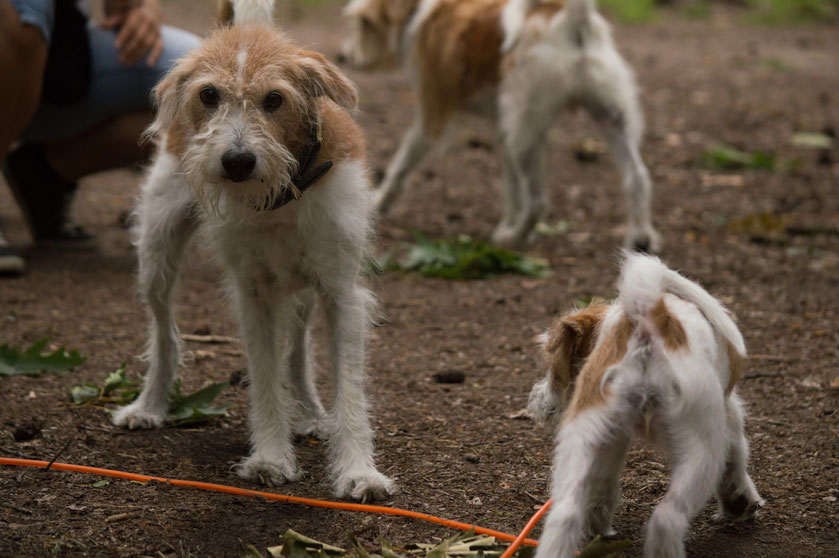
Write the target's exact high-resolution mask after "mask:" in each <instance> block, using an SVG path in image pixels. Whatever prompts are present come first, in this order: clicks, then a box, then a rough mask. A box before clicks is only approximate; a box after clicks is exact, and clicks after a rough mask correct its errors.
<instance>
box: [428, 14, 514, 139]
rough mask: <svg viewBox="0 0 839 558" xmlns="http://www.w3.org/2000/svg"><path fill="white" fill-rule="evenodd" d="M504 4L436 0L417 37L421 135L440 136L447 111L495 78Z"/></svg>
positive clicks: (452, 110) (493, 81)
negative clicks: (437, 0)
mask: <svg viewBox="0 0 839 558" xmlns="http://www.w3.org/2000/svg"><path fill="white" fill-rule="evenodd" d="M505 3H506V2H505V0H469V1H465V2H464V1H462V0H439V2H438V3H437V6H436V8H435V9H434V10H433V11H432V12H431V14H429V15H428V17H427V19H426V20H425V22H424V23H423V25H422V27H421V28H420V30H419V32H418V33H417V38H416V47H415V48H416V56H417V57H418V58H417V62H418V64H419V74H420V95H421V97H422V99H421V104H422V107H423V110H424V113H423V117H424V124H425V128H426V132H428V133H429V134H430V135H431V136H432V137H437V136H439V135H440V134H441V133H442V132H443V129H444V128H445V124H446V122H447V121H448V119H449V117H450V116H451V115H452V113H454V112H456V111H457V110H458V109H460V108H462V107H463V106H465V105H466V103H468V102H469V100H470V99H471V98H472V96H473V95H474V94H475V93H477V92H478V91H480V90H481V89H483V88H485V87H487V86H493V85H496V84H497V83H498V81H499V79H500V52H499V51H500V49H501V42H502V40H503V36H502V32H501V26H500V24H499V18H500V14H501V9H502V8H503V6H504V4H505Z"/></svg>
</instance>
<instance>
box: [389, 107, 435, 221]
mask: <svg viewBox="0 0 839 558" xmlns="http://www.w3.org/2000/svg"><path fill="white" fill-rule="evenodd" d="M430 148H431V139H430V138H429V137H428V135H427V134H426V132H425V129H424V126H423V123H422V120H421V119H420V118H417V119H416V120H415V121H414V123H413V124H412V125H411V127H410V128H408V131H407V132H405V135H404V136H403V137H402V141H401V143H400V144H399V149H398V150H397V151H396V155H394V156H393V159H391V161H390V163H389V164H388V166H387V170H386V171H385V176H384V178H383V179H382V183H381V184H380V185H379V188H378V190H376V200H375V207H376V210H377V211H378V212H379V213H380V214H381V215H385V214H386V213H387V212H388V211H389V210H390V206H391V205H392V204H393V202H394V201H395V200H396V198H397V196H399V194H400V192H402V188H404V186H405V178H406V177H407V175H408V173H409V172H411V170H413V169H414V168H415V167H416V166H417V165H418V164H420V162H422V160H423V159H424V158H425V156H426V155H427V154H428V151H429V149H430Z"/></svg>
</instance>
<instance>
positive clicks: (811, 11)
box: [749, 0, 839, 24]
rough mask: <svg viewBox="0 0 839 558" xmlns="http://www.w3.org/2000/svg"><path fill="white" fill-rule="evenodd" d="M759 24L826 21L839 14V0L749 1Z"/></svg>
mask: <svg viewBox="0 0 839 558" xmlns="http://www.w3.org/2000/svg"><path fill="white" fill-rule="evenodd" d="M749 5H750V6H751V8H752V10H753V16H754V19H755V20H756V21H758V22H760V23H770V24H780V23H800V22H805V21H820V20H828V19H833V18H835V17H836V15H837V13H839V0H749Z"/></svg>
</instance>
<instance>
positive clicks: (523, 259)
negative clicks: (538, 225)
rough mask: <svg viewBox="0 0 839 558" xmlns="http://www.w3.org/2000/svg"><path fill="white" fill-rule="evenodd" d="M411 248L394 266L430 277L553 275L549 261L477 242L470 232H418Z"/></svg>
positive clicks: (476, 277) (457, 278) (464, 277)
mask: <svg viewBox="0 0 839 558" xmlns="http://www.w3.org/2000/svg"><path fill="white" fill-rule="evenodd" d="M407 248H408V250H407V253H406V254H405V256H404V257H403V258H401V259H400V260H399V261H398V265H396V266H393V267H396V268H398V269H402V270H405V271H415V272H418V273H420V274H422V275H424V276H426V277H439V278H443V279H453V280H461V279H465V280H470V279H485V278H487V277H489V276H491V275H497V274H502V273H516V274H520V275H529V276H536V277H545V276H547V275H549V274H550V271H549V269H548V264H547V261H545V260H543V259H539V258H532V257H529V256H525V255H524V254H521V253H519V252H514V251H512V250H506V249H504V248H499V247H497V246H493V245H491V244H487V243H485V242H480V241H476V240H473V239H472V238H470V237H468V236H466V235H460V236H458V237H457V238H454V239H442V240H430V239H428V238H427V237H425V236H423V235H422V234H419V233H416V234H415V243H414V244H412V245H409V246H408V247H407Z"/></svg>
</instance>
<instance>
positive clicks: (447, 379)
mask: <svg viewBox="0 0 839 558" xmlns="http://www.w3.org/2000/svg"><path fill="white" fill-rule="evenodd" d="M465 380H466V375H465V374H463V372H461V371H460V370H444V371H442V372H437V373H436V374H434V381H435V382H437V383H438V384H462V383H463V382H464V381H465Z"/></svg>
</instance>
